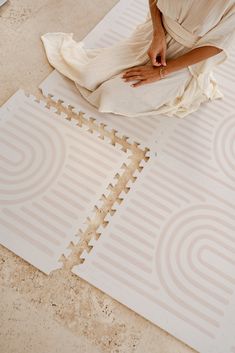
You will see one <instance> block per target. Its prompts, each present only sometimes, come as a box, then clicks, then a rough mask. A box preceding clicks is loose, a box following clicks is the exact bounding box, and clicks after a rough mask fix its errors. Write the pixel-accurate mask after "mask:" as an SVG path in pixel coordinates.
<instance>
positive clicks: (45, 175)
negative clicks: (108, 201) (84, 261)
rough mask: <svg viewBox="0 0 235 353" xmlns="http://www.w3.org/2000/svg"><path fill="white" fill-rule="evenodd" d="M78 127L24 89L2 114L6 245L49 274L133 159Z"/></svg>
mask: <svg viewBox="0 0 235 353" xmlns="http://www.w3.org/2000/svg"><path fill="white" fill-rule="evenodd" d="M76 124H77V121H76V120H71V121H69V120H66V116H63V115H60V116H59V115H58V114H56V113H54V112H52V111H50V110H48V109H47V108H45V107H44V105H43V103H40V102H36V101H35V99H34V98H33V97H26V96H25V95H24V93H23V92H22V91H18V92H17V93H16V94H15V95H14V96H13V97H11V99H10V100H9V101H8V102H7V103H6V104H5V105H4V106H3V107H2V108H1V109H0V146H1V148H0V151H1V153H0V159H1V164H0V183H1V190H0V243H1V244H2V245H4V246H5V247H7V248H9V249H10V250H12V251H13V252H15V253H16V254H17V255H19V256H21V257H22V258H23V259H25V260H26V261H28V262H30V263H31V264H33V265H34V266H36V267H37V268H39V269H40V270H42V271H44V272H45V273H49V272H50V271H51V270H53V269H56V268H59V267H61V263H60V262H58V259H59V258H60V256H61V255H62V254H64V255H67V254H68V252H69V250H68V249H66V248H67V246H68V245H69V243H70V241H73V242H74V243H75V244H76V243H77V242H78V240H79V238H78V235H77V232H78V230H79V227H83V226H84V224H85V222H86V220H85V218H86V216H87V215H91V216H92V214H91V212H92V211H93V207H94V206H95V205H96V204H98V203H99V197H100V196H101V195H102V194H104V195H105V194H108V189H106V187H107V186H108V185H109V184H112V183H113V185H114V184H116V182H117V181H116V180H114V179H115V174H116V173H118V172H119V173H121V167H123V163H127V162H128V158H129V156H130V153H129V152H127V153H124V152H123V151H122V150H121V146H119V147H118V145H116V146H115V147H114V146H113V145H111V143H110V142H108V141H107V140H102V139H101V138H100V137H99V136H98V134H96V133H95V132H93V133H90V132H88V131H86V130H84V128H83V127H78V126H76ZM127 164H128V163H127ZM105 196H106V195H105Z"/></svg>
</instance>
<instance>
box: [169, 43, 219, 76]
mask: <svg viewBox="0 0 235 353" xmlns="http://www.w3.org/2000/svg"><path fill="white" fill-rule="evenodd" d="M221 51H222V49H219V48H217V47H214V46H203V47H199V48H195V49H193V50H191V51H189V52H188V53H186V54H184V55H182V56H179V57H178V58H176V59H169V60H168V61H167V66H166V67H165V71H166V75H168V74H171V73H172V72H174V71H177V70H181V69H183V68H185V67H187V66H190V65H193V64H196V63H198V62H200V61H202V60H205V59H208V58H209V57H211V56H214V55H216V54H218V53H219V52H221Z"/></svg>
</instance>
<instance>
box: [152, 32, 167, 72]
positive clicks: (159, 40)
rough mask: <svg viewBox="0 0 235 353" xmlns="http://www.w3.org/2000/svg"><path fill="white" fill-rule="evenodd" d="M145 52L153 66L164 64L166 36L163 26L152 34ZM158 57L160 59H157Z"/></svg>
mask: <svg viewBox="0 0 235 353" xmlns="http://www.w3.org/2000/svg"><path fill="white" fill-rule="evenodd" d="M147 53H148V56H149V58H150V60H151V63H152V65H153V66H161V65H163V66H166V36H165V32H164V29H163V27H161V28H159V29H158V31H157V32H156V33H155V34H154V35H153V39H152V42H151V45H150V47H149V49H148V52H147ZM159 57H160V60H158V58H159Z"/></svg>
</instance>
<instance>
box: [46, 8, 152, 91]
mask: <svg viewBox="0 0 235 353" xmlns="http://www.w3.org/2000/svg"><path fill="white" fill-rule="evenodd" d="M151 39H152V22H151V17H150V16H149V15H148V16H146V19H145V21H144V22H143V23H141V24H139V25H138V26H137V27H136V28H135V30H134V31H133V32H132V34H131V36H129V37H128V38H126V39H124V40H121V41H119V42H118V43H117V44H115V45H113V46H111V47H108V48H98V49H86V48H84V43H83V42H82V41H80V42H75V41H74V40H73V38H72V34H66V33H48V34H45V35H44V36H42V41H43V43H44V46H45V50H46V53H47V57H48V60H49V62H50V63H51V65H52V66H54V67H55V68H56V69H57V70H58V71H59V72H61V73H62V74H64V75H65V76H67V77H68V78H70V79H71V80H73V81H75V82H76V83H77V84H79V85H80V86H83V87H85V88H86V89H89V90H91V91H93V90H95V89H96V88H97V87H98V86H99V85H100V84H101V83H103V82H104V81H106V80H108V79H109V78H111V77H112V76H115V75H117V74H119V73H121V72H122V71H123V70H125V69H127V68H130V67H133V66H138V65H143V64H145V63H147V62H148V60H149V57H148V55H147V50H148V48H149V45H150V42H151Z"/></svg>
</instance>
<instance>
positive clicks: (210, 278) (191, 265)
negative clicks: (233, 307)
mask: <svg viewBox="0 0 235 353" xmlns="http://www.w3.org/2000/svg"><path fill="white" fill-rule="evenodd" d="M200 228H203V230H205V229H210V230H212V231H215V232H216V231H217V229H216V228H215V227H213V226H198V227H197V226H196V227H194V228H192V230H193V231H194V230H198V229H200ZM221 233H222V232H221V231H220V234H221ZM223 235H224V233H223ZM205 238H207V239H209V238H210V236H209V235H208V236H205V235H203V236H202V235H199V236H198V237H197V238H196V239H194V240H193V241H192V243H191V244H190V245H189V251H188V260H189V264H190V267H191V268H192V270H193V272H196V273H197V274H199V275H200V276H201V277H203V278H204V279H207V281H209V282H210V283H212V284H213V285H215V286H217V287H219V288H220V289H221V288H222V287H223V289H224V291H225V292H227V293H230V290H229V289H228V288H226V287H225V286H223V284H221V283H218V282H217V281H215V280H214V279H213V278H212V277H209V276H208V275H206V274H204V273H203V272H201V271H200V270H198V269H197V267H195V266H194V264H193V262H192V260H191V259H192V257H193V256H192V252H193V245H194V244H195V243H196V242H198V241H199V240H200V239H205ZM213 240H214V236H213V238H212V241H213ZM214 241H215V240H214ZM222 244H223V243H222ZM212 296H213V298H214V297H215V296H216V293H213V295H212ZM222 302H225V303H226V302H227V300H224V299H223V301H222Z"/></svg>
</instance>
